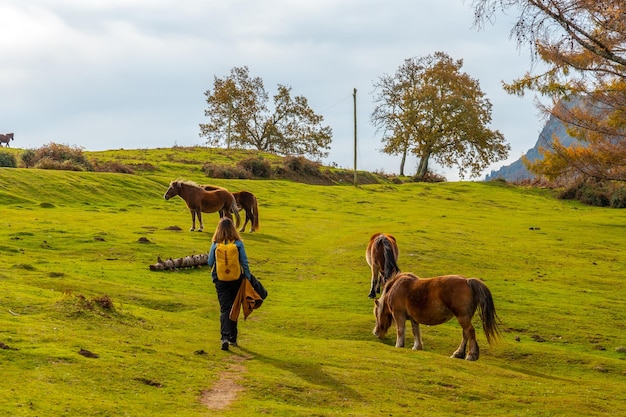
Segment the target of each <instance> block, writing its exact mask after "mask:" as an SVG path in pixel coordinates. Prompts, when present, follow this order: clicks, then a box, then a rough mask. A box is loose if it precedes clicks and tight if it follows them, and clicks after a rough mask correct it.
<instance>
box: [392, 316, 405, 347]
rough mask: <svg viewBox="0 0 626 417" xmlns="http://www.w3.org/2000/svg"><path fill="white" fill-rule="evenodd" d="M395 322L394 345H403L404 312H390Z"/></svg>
mask: <svg viewBox="0 0 626 417" xmlns="http://www.w3.org/2000/svg"><path fill="white" fill-rule="evenodd" d="M392 315H393V319H394V321H395V322H396V347H397V348H402V347H404V333H405V330H406V316H405V315H404V313H392Z"/></svg>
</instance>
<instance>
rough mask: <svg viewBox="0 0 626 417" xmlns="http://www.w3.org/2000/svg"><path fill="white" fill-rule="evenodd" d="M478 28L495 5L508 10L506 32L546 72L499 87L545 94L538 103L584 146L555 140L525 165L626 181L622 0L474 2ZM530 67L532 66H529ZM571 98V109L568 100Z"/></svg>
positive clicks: (543, 171)
mask: <svg viewBox="0 0 626 417" xmlns="http://www.w3.org/2000/svg"><path fill="white" fill-rule="evenodd" d="M472 6H473V7H474V10H475V24H476V25H477V26H478V27H479V28H480V27H482V26H483V25H484V24H485V23H487V22H489V21H491V20H492V19H494V18H495V15H496V13H497V12H498V10H501V11H510V10H513V11H514V12H515V13H516V14H517V18H516V19H517V22H516V23H515V25H514V26H513V28H512V30H511V36H512V37H514V38H515V39H516V41H517V43H518V45H519V46H520V47H522V46H527V47H529V48H530V50H531V52H532V54H531V56H532V57H533V58H534V59H535V60H537V62H542V63H544V64H545V67H546V68H547V70H545V71H543V72H540V73H533V72H532V71H528V72H526V74H525V75H524V76H523V77H521V78H519V79H516V80H513V81H512V82H511V83H507V84H505V85H504V88H505V90H506V91H507V92H509V93H511V94H518V95H523V94H524V93H525V92H527V91H535V92H537V93H539V94H541V95H543V96H545V97H549V98H551V99H552V101H551V103H550V105H547V106H542V105H539V107H540V109H541V110H543V111H544V112H545V113H546V114H548V115H552V116H554V117H556V118H557V119H559V120H561V121H562V122H563V123H564V125H565V126H566V127H567V128H568V133H569V134H570V135H571V136H573V137H576V138H577V139H579V140H580V141H581V143H584V144H585V146H581V145H580V144H578V145H577V144H575V145H571V146H570V147H565V146H563V145H562V144H561V143H560V142H559V141H558V139H556V138H554V140H553V144H552V145H551V146H546V147H544V148H543V149H542V153H543V156H544V159H543V160H542V161H537V162H534V163H530V162H527V165H528V167H529V169H530V170H531V172H534V173H536V174H540V175H545V176H547V177H549V178H559V177H561V178H562V177H575V178H581V177H582V178H595V179H601V180H602V179H608V180H621V181H625V180H626V140H625V139H626V17H625V16H626V4H625V3H624V0H474V1H473V3H472ZM531 69H532V68H531ZM573 101H576V102H577V103H578V104H577V105H575V106H571V105H568V103H571V102H573Z"/></svg>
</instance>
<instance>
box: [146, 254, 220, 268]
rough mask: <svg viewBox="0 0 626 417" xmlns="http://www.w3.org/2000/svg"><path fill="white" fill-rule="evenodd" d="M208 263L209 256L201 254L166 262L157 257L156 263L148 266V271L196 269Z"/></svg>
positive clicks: (170, 259)
mask: <svg viewBox="0 0 626 417" xmlns="http://www.w3.org/2000/svg"><path fill="white" fill-rule="evenodd" d="M208 261H209V254H208V253H202V254H199V255H189V256H185V257H184V258H176V259H172V258H169V259H167V260H165V261H164V260H162V259H161V257H160V256H159V257H158V258H157V263H155V264H152V265H150V271H170V270H174V269H181V268H198V267H201V266H203V265H206V264H207V262H208Z"/></svg>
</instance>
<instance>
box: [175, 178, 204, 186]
mask: <svg viewBox="0 0 626 417" xmlns="http://www.w3.org/2000/svg"><path fill="white" fill-rule="evenodd" d="M172 182H177V183H179V184H184V185H189V186H191V187H197V188H202V187H200V186H199V185H198V183H197V182H195V181H191V180H181V179H178V180H174V181H172Z"/></svg>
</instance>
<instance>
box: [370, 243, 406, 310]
mask: <svg viewBox="0 0 626 417" xmlns="http://www.w3.org/2000/svg"><path fill="white" fill-rule="evenodd" d="M398 253H399V251H398V244H397V243H396V238H395V237H393V236H391V235H390V234H387V233H374V234H373V235H372V236H371V237H370V241H369V243H368V245H367V249H366V250H365V260H366V261H367V264H368V265H369V266H370V268H371V270H372V287H371V289H370V294H369V298H376V293H380V288H381V287H382V286H383V285H384V284H385V282H386V281H387V280H388V279H389V278H391V277H392V276H393V275H394V274H396V273H398V272H400V268H399V267H398V263H397V262H398Z"/></svg>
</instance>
